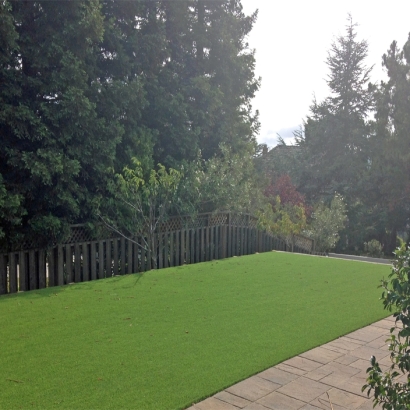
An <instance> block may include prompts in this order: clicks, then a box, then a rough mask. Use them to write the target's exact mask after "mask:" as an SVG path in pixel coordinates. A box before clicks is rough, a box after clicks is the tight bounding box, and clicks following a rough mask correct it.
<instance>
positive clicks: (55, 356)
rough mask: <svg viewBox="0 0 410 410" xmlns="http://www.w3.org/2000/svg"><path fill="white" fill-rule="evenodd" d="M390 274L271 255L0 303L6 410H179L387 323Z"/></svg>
mask: <svg viewBox="0 0 410 410" xmlns="http://www.w3.org/2000/svg"><path fill="white" fill-rule="evenodd" d="M389 270H390V268H389V267H388V266H385V265H376V264H367V263H362V262H355V261H346V260H338V259H330V258H320V257H312V256H307V255H296V254H288V253H279V252H269V253H265V254H259V255H250V256H244V257H239V258H231V259H225V260H219V261H212V262H207V263H200V264H196V265H188V266H182V267H177V268H169V269H162V270H157V271H151V272H146V273H144V274H136V275H128V276H122V277H115V278H111V279H105V280H100V281H94V282H87V283H81V284H75V285H68V286H65V287H55V288H49V289H44V290H41V291H32V292H26V293H21V294H18V295H10V296H2V297H0V408H4V409H18V408H24V409H26V408H42V409H46V408H70V409H77V408H78V409H80V408H87V409H92V408H95V409H100V408H101V409H105V408H107V409H108V408H112V409H122V408H127V409H155V410H161V409H180V408H185V407H188V406H189V405H190V404H192V403H193V402H197V401H199V400H200V399H203V398H205V397H207V396H209V395H211V394H213V393H215V392H217V391H219V390H222V389H223V388H225V387H227V386H229V385H231V384H234V383H235V382H237V381H239V380H242V379H244V378H246V377H249V376H250V375H252V374H255V373H256V372H259V371H262V370H264V369H266V368H267V367H270V366H272V365H275V364H277V363H279V362H281V361H283V360H286V359H287V358H289V357H292V356H294V355H297V354H299V353H301V352H303V351H306V350H308V349H310V348H312V347H314V346H317V345H320V344H323V343H325V342H328V341H330V340H332V339H335V338H337V337H338V336H341V335H343V334H346V333H348V332H350V331H353V330H355V329H357V328H360V327H363V326H365V325H368V324H370V323H372V322H374V321H376V320H378V319H381V318H383V317H386V316H387V314H388V312H386V311H384V310H383V307H382V303H381V302H380V300H379V297H380V293H381V291H380V289H378V288H377V286H378V284H379V281H380V279H381V278H382V277H383V276H384V277H386V276H387V275H388V273H389Z"/></svg>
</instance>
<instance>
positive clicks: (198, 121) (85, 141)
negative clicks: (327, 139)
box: [0, 0, 259, 243]
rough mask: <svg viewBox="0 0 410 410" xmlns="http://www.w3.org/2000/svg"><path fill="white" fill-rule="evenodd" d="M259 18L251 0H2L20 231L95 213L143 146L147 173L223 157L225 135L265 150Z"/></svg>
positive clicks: (3, 154) (9, 190) (2, 61)
mask: <svg viewBox="0 0 410 410" xmlns="http://www.w3.org/2000/svg"><path fill="white" fill-rule="evenodd" d="M255 20H256V13H254V14H253V15H251V16H245V15H244V14H243V12H242V6H241V4H240V1H238V0H235V1H231V0H223V1H218V2H207V1H203V0H198V1H191V0H181V1H178V2H171V1H167V2H164V1H110V0H90V1H86V0H73V1H65V2H53V1H47V0H40V1H36V2H15V1H8V0H3V1H0V84H1V92H0V135H1V137H2V144H1V146H0V175H2V177H3V180H2V181H1V184H0V186H2V187H4V189H3V188H1V189H2V195H3V193H4V192H5V195H6V198H7V200H6V201H5V203H7V204H9V205H7V206H9V209H8V210H6V208H4V205H0V223H1V229H2V232H3V234H2V235H4V236H5V237H6V239H7V242H8V243H10V241H11V239H12V238H17V237H18V236H21V235H28V234H29V235H31V236H32V237H36V238H42V239H43V240H44V241H49V240H53V239H52V238H56V237H59V236H61V235H63V233H64V231H65V229H66V227H67V226H68V225H69V224H71V223H82V222H93V221H92V218H93V217H94V216H95V215H96V209H95V206H96V204H97V203H98V198H99V197H100V196H104V197H108V196H109V195H111V193H110V190H108V187H109V185H110V182H109V181H110V178H111V175H110V173H109V172H107V170H108V169H114V172H116V173H119V172H122V170H123V169H124V167H125V166H129V167H130V166H132V165H131V164H132V158H138V160H139V161H140V163H141V166H142V168H143V169H144V172H148V171H147V170H149V169H152V168H153V167H154V164H155V163H163V164H165V166H167V167H172V168H175V169H180V168H182V166H184V167H189V166H190V164H189V163H190V162H192V161H195V160H196V159H197V158H198V155H199V156H201V157H202V158H204V159H205V160H206V161H207V160H209V159H211V158H213V157H215V156H218V155H219V156H222V157H223V156H224V154H223V153H222V152H221V150H220V148H219V147H220V144H222V143H223V144H225V145H227V146H229V147H231V149H232V152H234V153H235V154H238V155H243V156H245V155H249V153H251V152H253V150H254V148H255V145H256V143H255V133H256V130H257V128H258V121H257V114H256V115H255V114H253V110H252V107H251V99H252V98H253V96H254V94H255V92H256V91H257V89H258V87H259V80H258V79H256V78H255V75H254V65H255V59H254V54H253V52H252V51H250V50H249V49H248V45H247V43H246V36H247V34H248V33H249V32H250V30H251V29H252V25H253V23H254V21H255ZM199 153H200V154H199ZM250 155H251V154H250ZM212 161H216V160H212ZM212 161H211V163H210V164H209V166H208V165H207V167H209V172H210V174H212V173H213V172H214V171H212V167H213V165H212ZM144 180H145V179H144ZM23 181H24V182H23ZM206 189H208V188H206ZM208 191H209V192H210V190H209V189H208ZM210 195H211V194H210ZM184 200H185V198H184V197H180V198H179V201H180V202H181V201H184ZM211 200H212V201H213V200H214V198H211V199H210V202H209V203H211ZM16 201H17V202H19V205H18V207H19V211H18V212H17V210H16V207H17V202H16ZM215 202H217V204H216V206H222V204H221V203H220V202H218V201H216V200H215ZM188 204H189V202H188ZM179 205H180V203H179ZM1 207H2V208H1ZM186 207H188V205H187V206H186ZM11 209H14V210H15V212H14V211H13V212H11ZM10 212H11V213H10ZM1 213H3V214H4V215H3V214H1ZM12 214H14V215H16V217H15V218H14V217H12V216H11V215H12ZM13 218H14V219H13ZM90 219H91V221H90ZM7 220H8V222H7ZM11 221H13V222H11ZM94 222H95V221H94Z"/></svg>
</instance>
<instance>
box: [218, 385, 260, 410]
mask: <svg viewBox="0 0 410 410" xmlns="http://www.w3.org/2000/svg"><path fill="white" fill-rule="evenodd" d="M214 397H215V398H216V399H218V400H221V401H224V402H225V403H228V404H232V406H236V407H239V408H240V409H243V408H244V407H246V406H248V405H249V404H251V403H252V402H251V401H249V400H246V399H244V398H243V397H239V396H235V395H234V394H231V393H229V392H227V391H225V390H224V391H221V392H220V393H217V394H215V396H214Z"/></svg>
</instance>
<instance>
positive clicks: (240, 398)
mask: <svg viewBox="0 0 410 410" xmlns="http://www.w3.org/2000/svg"><path fill="white" fill-rule="evenodd" d="M393 326H394V320H393V316H390V317H388V318H386V319H383V320H380V321H379V322H376V323H373V324H372V325H370V326H367V327H365V328H363V329H359V330H356V331H355V332H352V333H350V334H348V335H346V336H343V337H340V338H339V339H336V340H333V341H332V342H329V343H326V344H325V345H323V346H320V347H316V348H314V349H312V350H309V351H308V352H305V353H302V354H300V355H299V356H296V357H293V358H292V359H289V360H286V361H285V362H283V363H280V364H278V365H277V366H274V367H271V368H270V369H268V370H265V371H263V372H262V373H259V374H257V375H255V376H252V377H250V378H249V379H246V380H243V381H241V382H240V383H237V384H235V385H233V386H231V387H229V388H227V389H225V390H223V391H221V392H219V393H217V394H215V395H214V396H212V397H209V398H208V399H206V400H204V401H201V402H199V403H196V404H194V405H193V406H191V407H189V409H188V410H238V409H243V410H268V409H271V410H272V409H273V410H296V409H301V410H320V409H333V410H341V409H361V410H370V409H372V408H373V402H372V400H371V399H369V398H367V395H366V392H363V393H362V392H361V389H362V386H363V385H364V384H365V382H366V369H367V368H368V367H369V365H370V363H369V360H370V357H371V356H372V355H374V356H376V358H377V361H378V362H379V364H380V365H381V366H382V365H383V366H385V367H386V368H387V367H388V365H389V360H390V359H389V352H388V346H387V344H386V342H385V341H386V339H387V338H388V337H389V334H390V333H389V330H390V328H391V327H393ZM382 369H383V368H382ZM376 408H381V407H376Z"/></svg>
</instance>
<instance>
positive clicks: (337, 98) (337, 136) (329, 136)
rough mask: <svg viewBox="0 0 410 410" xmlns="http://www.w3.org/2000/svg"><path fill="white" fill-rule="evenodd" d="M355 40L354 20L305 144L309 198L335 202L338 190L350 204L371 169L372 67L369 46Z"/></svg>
mask: <svg viewBox="0 0 410 410" xmlns="http://www.w3.org/2000/svg"><path fill="white" fill-rule="evenodd" d="M356 37H357V35H356V31H355V24H353V22H352V19H351V17H350V16H349V18H348V25H347V27H346V34H345V36H341V37H338V38H337V39H336V41H335V42H334V43H333V44H332V47H331V49H330V51H329V54H328V58H327V65H328V67H329V69H330V74H329V79H328V81H327V83H328V86H329V88H330V91H331V95H330V96H329V97H328V98H327V99H325V100H324V101H323V102H321V103H318V102H317V101H316V100H314V102H313V104H312V106H311V115H310V116H308V118H307V121H306V123H305V127H304V138H302V139H301V140H300V145H301V146H302V147H303V148H304V149H305V155H306V164H305V165H306V167H307V169H306V174H305V180H304V181H302V183H301V185H302V186H304V187H305V188H304V189H305V192H306V193H307V195H308V196H309V197H310V198H317V199H319V198H321V197H323V196H325V197H328V198H330V197H332V196H333V194H334V192H335V191H337V192H339V193H341V194H342V195H343V196H344V197H345V198H346V201H347V203H351V202H352V201H354V200H355V197H356V196H357V195H358V192H360V189H358V188H359V186H358V181H359V180H360V179H361V176H362V175H363V173H364V172H365V171H366V169H367V165H368V147H367V146H368V136H369V131H370V130H369V125H368V121H367V116H368V114H369V110H371V108H372V93H371V90H370V89H369V73H370V70H371V69H368V68H367V67H366V66H365V65H364V60H365V58H366V56H367V49H368V46H367V42H366V41H357V39H356Z"/></svg>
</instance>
